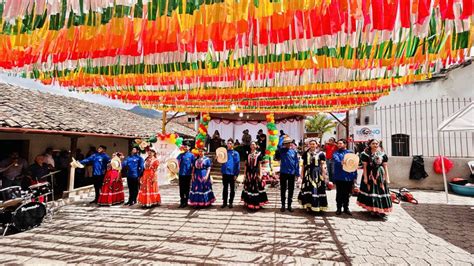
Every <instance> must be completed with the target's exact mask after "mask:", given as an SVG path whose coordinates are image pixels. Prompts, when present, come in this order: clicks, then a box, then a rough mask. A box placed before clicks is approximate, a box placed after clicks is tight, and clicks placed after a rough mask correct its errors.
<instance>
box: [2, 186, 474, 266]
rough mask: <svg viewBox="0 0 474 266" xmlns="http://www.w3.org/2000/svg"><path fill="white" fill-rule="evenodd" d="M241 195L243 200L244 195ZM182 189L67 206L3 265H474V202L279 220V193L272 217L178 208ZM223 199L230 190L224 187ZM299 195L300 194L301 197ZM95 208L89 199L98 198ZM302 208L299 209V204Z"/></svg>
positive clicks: (25, 236) (430, 202) (429, 197)
mask: <svg viewBox="0 0 474 266" xmlns="http://www.w3.org/2000/svg"><path fill="white" fill-rule="evenodd" d="M240 189H241V187H240V188H239V190H238V192H237V195H240V194H239V192H240ZM177 191H178V188H177V187H176V186H167V187H163V188H162V189H161V193H162V198H163V205H162V206H160V207H156V208H153V209H142V208H139V207H132V208H130V207H124V206H114V207H97V206H91V205H88V204H86V203H85V202H87V200H86V199H85V200H84V202H79V203H76V204H73V205H68V206H64V207H62V208H61V209H60V210H59V211H57V213H56V214H55V216H54V219H53V220H52V221H49V222H46V223H44V224H43V225H42V226H40V227H38V228H35V229H33V230H30V231H27V232H23V233H20V234H16V235H11V236H7V237H4V238H1V239H0V254H1V255H0V263H2V264H4V263H25V264H41V263H43V264H46V263H47V264H62V263H94V264H96V263H97V264H102V263H163V262H164V263H173V264H175V263H216V264H217V263H218V264H224V263H239V264H242V263H272V264H278V263H290V264H293V263H294V264H316V263H324V264H367V263H369V264H397V265H398V264H415V265H425V264H456V265H471V264H472V263H473V262H474V256H473V254H472V253H473V241H472V239H474V235H473V230H472V228H473V218H474V217H473V212H474V210H473V206H474V199H473V198H466V197H459V196H454V195H452V196H451V197H450V200H451V202H452V203H451V204H450V205H446V204H445V203H443V201H444V200H445V198H444V194H443V193H440V192H414V193H413V194H414V195H415V197H416V198H418V200H419V201H420V204H419V205H410V204H408V203H403V204H402V205H395V208H394V212H393V213H392V214H391V215H390V216H389V218H388V219H387V220H382V219H376V218H372V217H371V216H370V215H368V214H367V213H365V212H364V211H362V210H361V209H360V208H359V207H357V206H356V205H355V198H352V202H351V204H352V210H353V213H354V215H353V216H352V217H350V216H347V215H344V214H343V215H341V216H336V215H335V214H334V211H335V206H334V205H335V191H330V192H329V193H328V196H329V202H330V211H329V212H328V213H326V214H324V215H322V216H321V215H311V214H307V213H306V212H305V211H303V210H297V211H295V212H294V213H289V212H285V213H280V211H279V198H280V197H279V192H278V190H275V189H270V190H269V191H268V194H269V198H270V203H269V204H268V205H267V206H266V208H265V209H264V210H261V211H258V212H248V211H247V210H245V209H244V208H243V207H242V206H236V207H234V209H228V208H226V209H221V208H219V205H220V202H219V201H218V202H217V203H215V204H214V206H213V207H210V208H207V209H192V208H188V209H179V208H177V205H178V201H179V200H178V196H177ZM215 191H216V192H217V193H216V194H217V196H218V197H219V196H220V195H221V185H220V184H215ZM295 195H296V194H295ZM89 200H90V199H89ZM295 205H296V204H295ZM469 240H471V241H469Z"/></svg>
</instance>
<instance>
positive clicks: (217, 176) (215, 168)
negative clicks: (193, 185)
mask: <svg viewBox="0 0 474 266" xmlns="http://www.w3.org/2000/svg"><path fill="white" fill-rule="evenodd" d="M206 156H207V157H209V159H211V161H212V167H211V176H212V178H213V179H214V180H222V173H221V167H222V164H221V163H219V162H217V160H216V153H215V152H209V153H208V154H207V155H206ZM244 171H245V162H240V174H239V175H244V174H245V172H244Z"/></svg>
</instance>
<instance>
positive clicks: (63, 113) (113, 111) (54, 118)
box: [0, 83, 196, 137]
mask: <svg viewBox="0 0 474 266" xmlns="http://www.w3.org/2000/svg"><path fill="white" fill-rule="evenodd" d="M0 99H1V100H0V104H1V105H0V126H1V127H11V128H33V129H43V130H58V131H69V132H72V131H74V132H78V133H80V132H83V133H98V134H113V135H117V136H123V137H147V136H152V135H154V134H156V133H159V132H161V120H158V119H151V118H147V117H142V116H139V115H136V114H134V113H131V112H129V111H127V110H123V109H119V108H112V107H108V106H103V105H99V104H94V103H89V102H85V101H82V100H79V99H76V98H71V97H65V96H60V95H53V94H50V93H45V92H39V91H35V90H29V89H25V88H22V87H18V86H14V85H10V84H5V83H0ZM166 128H167V132H175V133H178V134H179V135H186V136H194V135H195V134H196V133H195V132H194V131H193V130H191V129H189V128H187V127H185V126H182V125H179V124H177V123H174V122H170V123H168V125H167V126H166Z"/></svg>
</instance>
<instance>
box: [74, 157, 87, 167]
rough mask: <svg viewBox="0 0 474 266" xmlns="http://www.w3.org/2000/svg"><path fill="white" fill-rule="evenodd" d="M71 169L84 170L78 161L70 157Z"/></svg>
mask: <svg viewBox="0 0 474 266" xmlns="http://www.w3.org/2000/svg"><path fill="white" fill-rule="evenodd" d="M71 167H72V168H84V165H83V164H81V163H80V162H79V161H77V160H76V159H74V157H72V162H71Z"/></svg>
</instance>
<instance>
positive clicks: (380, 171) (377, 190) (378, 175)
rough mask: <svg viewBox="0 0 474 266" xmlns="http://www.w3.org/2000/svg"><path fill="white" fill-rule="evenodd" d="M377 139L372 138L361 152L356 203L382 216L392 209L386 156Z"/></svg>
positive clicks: (373, 213)
mask: <svg viewBox="0 0 474 266" xmlns="http://www.w3.org/2000/svg"><path fill="white" fill-rule="evenodd" d="M379 144H380V143H379V141H377V140H375V139H372V140H369V142H368V145H367V146H368V147H367V148H366V149H365V150H364V151H363V152H362V153H361V155H360V159H361V161H362V164H363V166H364V173H363V177H362V182H361V183H360V192H359V196H358V197H357V205H359V206H361V207H362V208H364V209H366V210H368V211H369V212H371V214H372V215H379V216H381V217H384V216H385V215H386V214H387V213H389V212H391V211H392V199H391V197H390V189H389V188H388V184H389V183H390V178H389V175H388V157H387V155H386V154H385V153H384V152H383V151H382V150H381V149H380V147H379Z"/></svg>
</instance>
